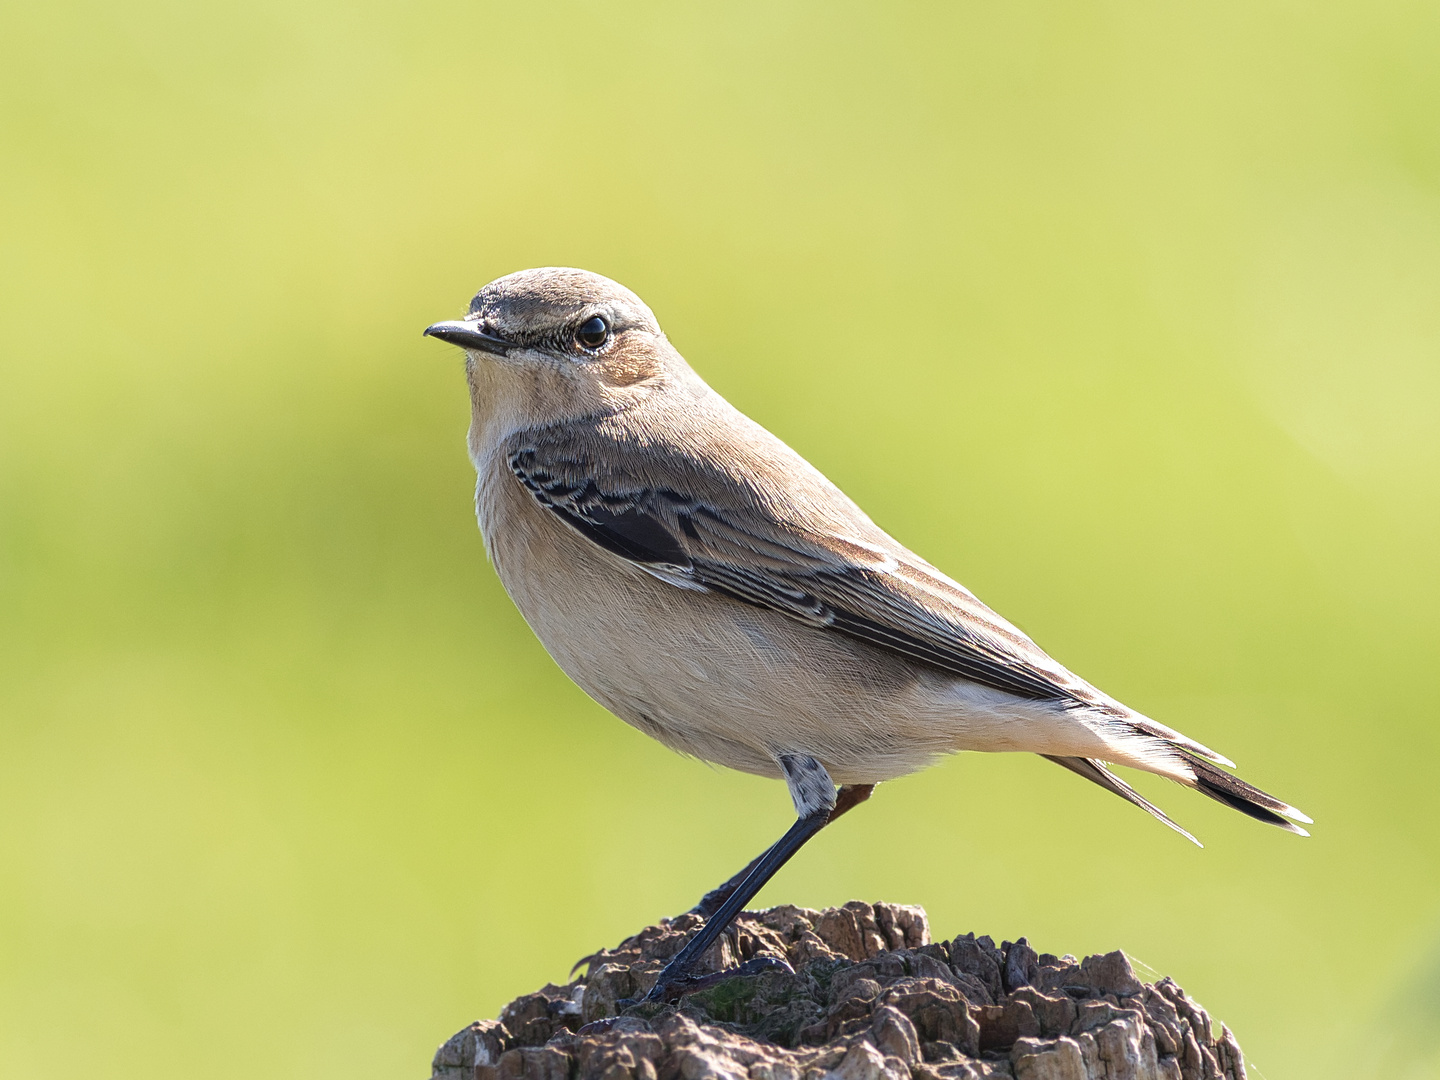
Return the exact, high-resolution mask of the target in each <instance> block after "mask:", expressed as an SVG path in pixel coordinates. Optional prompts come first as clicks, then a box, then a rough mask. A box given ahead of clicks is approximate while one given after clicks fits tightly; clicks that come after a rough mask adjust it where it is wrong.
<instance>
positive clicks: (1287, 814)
mask: <svg viewBox="0 0 1440 1080" xmlns="http://www.w3.org/2000/svg"><path fill="white" fill-rule="evenodd" d="M1178 753H1179V754H1180V756H1181V757H1183V758H1184V759H1185V763H1186V764H1187V765H1189V766H1190V768H1191V770H1192V771H1193V772H1194V773H1195V779H1194V781H1193V782H1192V783H1189V784H1186V787H1193V788H1194V789H1195V790H1196V791H1198V792H1200V793H1201V794H1202V795H1209V796H1210V798H1212V799H1214V800H1215V801H1216V802H1222V803H1224V804H1225V805H1226V806H1228V807H1230V808H1231V809H1232V810H1239V811H1240V813H1242V814H1244V815H1246V816H1247V817H1252V818H1254V819H1255V820H1256V821H1263V822H1265V824H1267V825H1274V826H1276V827H1277V828H1281V829H1284V830H1285V831H1286V832H1292V833H1295V834H1296V835H1298V836H1309V835H1310V834H1309V833H1308V832H1306V831H1305V830H1304V829H1302V828H1301V827H1300V826H1299V825H1296V824H1295V822H1297V821H1303V822H1304V823H1305V824H1306V825H1309V824H1311V823H1312V822H1311V819H1310V818H1309V817H1308V816H1306V815H1305V814H1304V813H1302V812H1301V811H1299V810H1296V809H1295V807H1293V806H1291V805H1289V804H1288V803H1283V802H1281V801H1280V800H1279V799H1277V798H1275V796H1274V795H1267V794H1266V793H1265V792H1263V791H1261V790H1260V789H1259V788H1257V787H1251V786H1250V785H1249V784H1247V783H1245V781H1244V780H1241V779H1240V778H1239V777H1238V776H1231V775H1230V774H1229V773H1227V772H1223V771H1221V770H1220V769H1217V768H1216V767H1215V766H1214V765H1211V764H1210V763H1209V762H1208V761H1205V760H1203V759H1201V758H1199V757H1196V756H1195V755H1194V754H1191V753H1188V752H1187V751H1185V750H1179V751H1178ZM1286 818H1290V819H1291V820H1289V821H1287V820H1286Z"/></svg>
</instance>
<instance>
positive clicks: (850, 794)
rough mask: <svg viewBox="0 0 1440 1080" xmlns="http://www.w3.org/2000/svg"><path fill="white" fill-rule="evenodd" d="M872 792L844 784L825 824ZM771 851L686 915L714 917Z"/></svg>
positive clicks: (862, 786) (868, 786)
mask: <svg viewBox="0 0 1440 1080" xmlns="http://www.w3.org/2000/svg"><path fill="white" fill-rule="evenodd" d="M874 790H875V785H874V784H846V785H844V786H843V787H841V788H840V790H839V791H837V792H836V793H835V809H834V810H831V811H830V817H829V818H828V819H827V820H826V822H825V824H826V825H829V824H830V823H831V822H833V821H834V820H835V819H836V818H838V817H839V816H840V815H841V814H843V813H845V811H847V810H853V809H854V808H855V807H857V806H859V805H860V804H861V803H862V802H864V801H865V800H866V799H868V798H870V793H871V792H872V791H874ZM773 850H774V848H773V847H770V848H767V849H766V850H765V851H763V852H761V853H760V854H759V855H757V856H755V858H753V859H751V860H750V862H749V863H747V864H746V866H745V869H744V870H741V871H740V872H739V873H738V874H736V875H735V876H734V877H732V878H731V879H730V880H729V881H727V882H725V884H723V885H717V886H716V887H715V888H713V889H711V890H710V891H709V892H708V893H706V894H705V895H704V896H702V897H701V898H700V902H699V903H698V904H696V905H695V906H694V907H693V908H691V909H690V911H689V912H688V914H690V915H703V916H704V917H705V918H707V919H708V918H710V917H711V916H712V915H714V914H715V913H716V912H717V911H719V910H720V908H721V906H722V905H723V904H724V903H725V901H726V900H728V899H730V897H731V895H732V894H733V893H734V892H735V890H736V889H738V888H740V886H741V884H743V883H744V881H745V879H746V878H747V877H749V876H750V872H751V871H752V870H754V869H755V867H757V866H759V865H760V860H761V859H763V858H765V856H766V855H769V854H770V852H771V851H773Z"/></svg>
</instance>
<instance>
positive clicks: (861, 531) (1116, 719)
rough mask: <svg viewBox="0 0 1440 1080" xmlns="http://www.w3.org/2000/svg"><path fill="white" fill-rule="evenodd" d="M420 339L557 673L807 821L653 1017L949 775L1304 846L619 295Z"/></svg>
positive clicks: (497, 554)
mask: <svg viewBox="0 0 1440 1080" xmlns="http://www.w3.org/2000/svg"><path fill="white" fill-rule="evenodd" d="M424 333H425V335H427V336H429V337H433V338H437V339H439V340H440V341H443V342H448V343H450V344H452V345H457V346H459V347H460V348H461V349H463V350H464V356H465V375H466V381H467V384H468V388H469V393H470V404H471V418H470V427H469V433H468V448H469V454H470V458H471V461H472V462H473V464H474V466H475V470H476V477H477V479H476V487H475V511H476V517H477V520H478V522H479V526H480V532H481V534H482V536H483V538H484V543H485V548H486V552H487V554H488V556H489V558H490V561H491V562H492V564H493V565H494V568H495V571H496V573H497V574H498V576H499V578H500V581H501V582H502V583H503V585H504V587H505V589H506V591H507V592H508V593H509V595H510V597H511V599H512V600H513V601H514V603H515V605H516V606H517V607H518V608H519V610H520V613H521V614H522V615H523V616H524V618H525V620H526V622H527V623H528V624H529V625H530V627H531V628H532V629H533V631H534V632H535V634H536V636H537V637H538V638H539V640H540V642H541V643H542V644H543V645H544V647H545V649H546V650H547V651H548V652H549V654H550V655H551V657H553V658H554V660H555V662H556V663H557V664H558V665H559V666H560V668H561V669H562V670H563V671H564V672H565V673H566V674H567V675H568V676H569V677H570V678H571V679H573V680H574V681H575V682H576V683H577V684H578V685H579V686H580V687H581V688H582V689H583V690H584V691H585V692H586V693H587V694H589V695H590V697H592V698H593V699H595V700H596V701H597V702H599V703H600V704H601V705H602V706H604V707H605V708H606V709H608V710H609V711H610V712H612V713H614V714H615V715H616V716H618V717H619V718H620V719H621V720H624V721H625V722H626V723H628V724H631V725H632V726H634V727H635V728H637V729H639V730H640V731H642V732H644V733H645V734H646V735H650V736H652V737H653V738H655V739H657V740H659V741H660V742H661V743H663V744H665V745H666V746H668V747H670V748H672V749H674V750H676V751H679V752H680V753H682V754H686V755H689V756H692V757H695V758H699V759H701V760H703V761H706V762H711V763H716V764H720V765H724V766H728V767H730V768H732V769H737V770H740V771H742V772H746V773H752V774H755V775H758V776H762V777H770V778H774V779H781V780H784V782H785V784H786V787H787V789H788V791H789V794H790V797H791V800H792V802H793V804H794V808H795V814H796V818H795V822H794V824H792V825H791V826H790V828H789V829H788V830H787V831H786V832H785V834H784V835H783V836H781V838H780V839H779V840H777V841H776V842H775V844H773V845H772V846H771V847H769V848H767V849H766V850H765V851H764V852H762V853H761V854H760V855H758V856H757V857H756V858H755V859H754V860H752V861H751V862H750V864H749V865H747V866H746V867H745V868H743V869H742V870H741V871H740V872H739V873H737V874H735V875H734V876H733V877H731V878H730V879H729V880H727V881H726V882H725V883H724V884H722V885H721V886H720V887H719V888H717V889H714V890H711V892H710V893H707V894H706V896H705V897H704V898H703V899H702V900H701V902H700V903H699V904H698V905H697V906H696V908H695V909H694V911H695V913H696V914H699V915H701V916H703V917H704V919H705V921H704V923H703V925H701V926H700V927H699V929H698V930H697V931H696V932H695V933H694V935H693V936H692V937H691V938H690V939H689V940H688V941H687V943H686V945H685V947H684V948H683V949H682V950H680V952H679V953H677V955H676V956H675V957H674V958H673V959H672V960H671V961H670V963H669V964H668V965H667V966H666V967H665V968H664V969H663V970H662V971H661V972H660V975H659V977H658V979H657V981H656V983H655V985H654V987H652V989H651V990H650V991H649V993H648V995H647V1000H652V1001H658V1000H665V999H667V998H672V997H675V996H677V995H678V994H680V993H683V992H686V991H687V990H688V989H693V988H694V987H695V986H697V985H699V984H701V983H703V982H704V980H705V979H707V978H714V977H715V975H714V974H712V975H710V976H701V975H697V974H695V973H694V968H695V967H696V962H697V961H698V959H699V958H700V956H701V955H702V954H703V953H704V952H705V950H706V949H707V948H708V947H709V946H710V945H711V944H712V943H713V942H714V940H715V939H716V938H717V937H718V936H719V935H720V934H721V933H722V932H723V931H724V930H725V929H726V927H727V926H728V925H729V923H730V922H731V921H732V920H733V918H734V917H735V915H737V914H738V913H739V912H740V911H741V910H743V908H744V906H745V905H746V904H747V903H749V901H750V900H751V899H752V898H753V897H754V896H755V895H756V893H758V892H759V890H760V889H761V887H762V886H764V884H765V883H766V882H767V881H768V880H769V879H770V878H771V877H772V876H773V875H774V874H775V873H776V871H777V870H779V868H780V867H781V866H783V865H784V864H785V862H786V861H787V860H788V859H789V858H790V857H791V856H793V855H794V854H795V853H796V852H797V851H798V850H800V848H801V847H802V846H803V845H804V844H805V843H806V841H808V840H809V839H810V838H811V837H813V836H814V835H815V834H816V833H818V832H819V831H820V830H821V829H823V828H824V827H825V826H826V825H828V824H830V823H831V822H833V821H834V820H836V819H837V818H838V817H839V816H841V815H842V814H844V813H846V812H848V811H849V810H851V809H853V808H854V807H855V806H857V805H859V804H860V803H862V802H864V801H865V800H866V799H868V798H869V797H870V794H871V793H872V791H873V790H874V787H875V785H876V784H879V783H881V782H883V781H889V780H893V779H895V778H897V777H900V776H904V775H906V774H909V773H913V772H915V771H917V770H919V769H922V768H924V767H926V766H927V765H930V764H932V763H934V762H935V761H936V760H937V759H939V758H941V757H942V756H944V755H947V754H952V753H955V752H958V751H966V750H969V751H993V752H1029V753H1034V754H1038V755H1040V756H1042V757H1044V758H1046V759H1048V760H1050V761H1053V762H1055V763H1056V764H1058V765H1060V766H1063V767H1064V768H1066V769H1068V770H1069V771H1070V772H1072V773H1076V774H1078V775H1080V776H1082V777H1084V778H1085V779H1086V780H1089V781H1091V782H1093V783H1095V784H1098V785H1099V786H1100V787H1102V788H1104V789H1105V790H1107V791H1109V792H1111V793H1113V794H1115V795H1117V796H1119V797H1120V798H1122V799H1125V800H1126V801H1127V802H1129V803H1132V804H1133V805H1135V806H1138V807H1139V808H1141V809H1142V810H1145V811H1146V812H1148V813H1149V814H1151V815H1152V816H1153V817H1155V818H1156V819H1158V820H1159V821H1161V822H1163V823H1164V824H1165V825H1167V826H1169V827H1170V828H1171V829H1174V830H1175V831H1176V832H1178V833H1180V834H1181V835H1183V836H1185V837H1186V838H1188V839H1189V840H1191V841H1192V842H1195V843H1196V844H1198V843H1199V841H1197V840H1195V838H1194V837H1193V836H1191V834H1190V833H1188V832H1186V831H1185V830H1184V829H1183V828H1181V827H1180V826H1179V825H1178V824H1176V823H1175V822H1174V821H1172V820H1171V819H1170V818H1169V817H1168V816H1167V815H1166V814H1165V813H1164V811H1162V810H1161V809H1160V808H1159V807H1157V806H1155V805H1154V804H1153V803H1151V802H1149V801H1148V800H1147V799H1145V798H1144V797H1143V796H1141V795H1140V794H1139V793H1138V792H1137V791H1136V790H1135V789H1134V788H1133V787H1131V786H1130V785H1129V784H1128V783H1127V782H1126V781H1125V780H1123V779H1122V778H1121V777H1119V776H1117V775H1116V774H1115V773H1113V772H1112V771H1111V770H1110V769H1109V767H1108V766H1110V765H1122V766H1128V767H1130V768H1134V769H1139V770H1142V771H1144V772H1148V773H1154V774H1157V775H1159V776H1163V777H1167V778H1168V779H1170V780H1173V781H1175V782H1177V783H1179V784H1181V785H1183V786H1185V787H1188V788H1191V789H1193V790H1195V791H1198V792H1200V793H1201V794H1204V795H1207V796H1209V797H1210V798H1212V799H1216V800H1218V801H1220V802H1222V803H1224V804H1225V805H1227V806H1229V807H1231V808H1233V809H1235V810H1238V811H1239V812H1240V813H1242V814H1246V815H1248V816H1250V817H1252V818H1255V819H1257V820H1259V821H1262V822H1265V823H1267V824H1270V825H1274V826H1278V827H1279V828H1282V829H1286V830H1288V831H1289V832H1292V833H1298V834H1300V835H1302V836H1304V835H1308V834H1307V833H1306V832H1305V830H1304V829H1303V828H1301V827H1300V824H1297V823H1306V824H1309V823H1310V822H1311V819H1310V818H1309V817H1307V816H1306V815H1305V814H1304V813H1302V812H1301V811H1299V810H1297V809H1296V808H1295V807H1293V806H1290V805H1288V804H1287V803H1284V802H1282V801H1281V800H1279V799H1277V798H1275V797H1273V796H1271V795H1269V794H1267V793H1265V792H1263V791H1261V790H1260V789H1259V788H1256V787H1253V786H1251V785H1250V784H1248V783H1246V782H1245V781H1243V780H1241V779H1239V778H1238V777H1237V776H1235V775H1234V774H1233V773H1231V772H1229V771H1226V770H1227V769H1232V768H1234V763H1233V762H1231V761H1230V760H1229V759H1228V758H1226V757H1224V756H1222V755H1221V754H1219V753H1217V752H1215V751H1213V750H1211V749H1209V748H1208V747H1207V746H1205V745H1203V744H1202V743H1200V742H1197V741H1196V740H1194V739H1192V738H1190V737H1188V736H1186V735H1183V734H1181V733H1180V732H1179V731H1176V730H1175V729H1173V728H1170V727H1167V726H1165V725H1164V724H1161V723H1159V722H1157V721H1155V720H1152V719H1150V718H1149V717H1148V716H1145V715H1143V714H1142V713H1140V712H1137V711H1136V710H1134V709H1131V708H1129V707H1127V706H1125V705H1123V704H1121V703H1120V702H1119V701H1117V700H1116V699H1114V698H1112V697H1110V696H1109V695H1107V694H1105V693H1103V692H1102V691H1100V690H1098V689H1097V688H1095V687H1094V686H1092V685H1091V684H1090V683H1088V682H1086V681H1085V680H1084V679H1082V678H1080V677H1079V676H1078V675H1075V674H1073V673H1072V672H1071V671H1069V670H1068V669H1067V668H1065V667H1064V666H1063V665H1061V664H1060V663H1058V662H1057V661H1055V660H1053V659H1051V657H1050V656H1049V655H1047V654H1046V653H1045V652H1044V651H1043V650H1042V649H1041V648H1040V647H1039V646H1038V645H1036V644H1035V643H1034V642H1033V641H1032V640H1031V639H1030V638H1029V637H1028V636H1026V635H1025V634H1024V633H1022V632H1021V631H1020V630H1019V629H1018V628H1016V627H1015V626H1014V625H1013V624H1011V623H1010V622H1007V621H1006V620H1005V619H1004V618H1002V617H1001V616H1000V615H998V614H996V613H995V612H994V611H992V610H991V609H990V608H988V607H986V606H985V604H983V603H981V601H980V600H979V599H977V598H976V596H975V595H974V594H973V593H972V592H970V591H969V590H968V589H966V588H965V587H964V586H963V585H961V584H959V583H958V582H957V581H955V580H953V579H952V578H950V577H948V576H947V575H946V574H944V573H943V572H942V571H940V570H939V569H937V568H936V567H934V566H932V565H931V564H930V563H928V562H926V561H925V560H924V559H923V558H921V557H920V556H919V555H916V554H915V553H914V552H912V551H910V550H909V549H908V548H906V547H905V546H904V545H903V544H901V543H900V542H899V541H898V540H895V539H894V538H892V537H891V536H890V535H889V534H888V533H886V532H885V531H884V530H883V529H881V528H880V527H879V526H878V525H876V524H875V523H874V522H873V521H872V520H871V519H870V518H869V517H868V516H867V515H866V514H865V512H864V511H863V510H861V509H860V507H859V506H857V505H856V504H855V503H854V502H853V501H851V499H850V498H849V497H848V496H846V495H845V494H844V493H843V492H842V491H841V490H840V489H839V488H838V487H836V486H835V485H834V484H833V483H831V482H830V481H829V480H828V479H826V478H825V476H823V475H822V474H821V473H820V471H819V470H818V469H816V468H815V467H814V466H813V465H811V464H810V463H809V462H808V461H806V460H805V459H804V458H803V457H801V456H800V454H798V453H797V452H796V451H794V450H792V449H791V448H790V447H789V446H788V445H786V444H785V443H784V442H782V441H781V440H780V439H779V438H778V437H777V436H775V435H773V434H771V433H770V432H769V431H768V430H766V429H765V428H764V427H762V426H761V425H760V424H758V423H756V422H755V421H754V420H751V419H750V418H749V417H747V416H745V415H744V414H743V413H741V412H740V411H739V410H738V409H736V408H735V407H734V406H733V405H731V404H730V403H729V402H728V401H726V400H725V399H724V398H723V397H721V396H720V394H718V393H717V392H716V391H715V390H713V389H711V388H710V386H709V385H707V384H706V383H705V381H704V380H703V379H702V378H701V377H700V376H699V375H698V374H697V373H696V372H695V371H694V369H693V368H691V367H690V365H689V364H688V363H687V362H686V361H685V359H684V358H683V357H682V356H681V355H680V353H679V352H678V351H677V350H676V349H675V347H674V346H673V345H671V343H670V341H669V339H668V338H667V337H666V336H665V333H664V331H663V330H661V328H660V324H659V322H658V321H657V320H656V318H655V315H654V313H653V312H652V311H651V310H650V308H649V307H647V306H646V305H645V303H644V302H643V301H642V300H641V299H640V298H639V297H638V296H636V295H635V294H634V293H633V292H631V291H630V290H629V289H627V288H625V287H624V286H623V285H620V284H619V283H617V282H615V281H612V280H610V279H609V278H606V277H602V276H601V275H599V274H595V273H591V272H589V271H585V270H579V269H574V268H570V267H541V268H537V269H531V270H521V271H519V272H517V273H513V274H509V275H506V276H504V277H501V278H497V279H496V280H494V281H492V282H490V283H489V284H488V285H486V286H484V287H483V288H482V289H481V290H480V291H479V292H478V293H477V294H476V295H475V297H474V299H473V300H472V301H471V303H470V305H469V309H468V312H467V314H466V315H465V316H464V317H463V318H461V319H456V320H448V321H442V322H437V323H434V324H432V325H430V326H429V327H427V328H426V329H425V331H424ZM772 964H780V965H781V966H783V962H780V961H773V960H765V959H763V958H760V959H758V960H752V961H749V962H748V964H747V965H741V966H740V967H739V968H736V969H732V970H733V971H740V972H744V971H747V970H758V968H759V967H761V966H766V965H772ZM721 974H724V973H721Z"/></svg>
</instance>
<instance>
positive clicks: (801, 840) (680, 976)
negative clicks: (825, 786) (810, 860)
mask: <svg viewBox="0 0 1440 1080" xmlns="http://www.w3.org/2000/svg"><path fill="white" fill-rule="evenodd" d="M829 820H830V811H829V810H828V809H826V810H821V811H819V812H817V813H814V814H811V815H810V816H809V817H803V818H800V819H799V820H797V821H796V822H795V824H794V825H791V826H790V831H789V832H787V833H786V834H785V835H784V836H782V837H781V838H780V839H779V841H778V842H777V843H776V844H775V845H774V846H773V847H771V848H770V849H769V850H768V851H766V852H765V854H764V855H761V856H760V858H759V859H758V860H757V861H756V862H755V863H754V868H753V869H752V870H751V871H750V872H749V873H748V874H746V875H745V880H744V881H742V882H741V883H740V885H739V886H738V887H737V888H736V889H735V890H734V892H732V893H731V894H730V896H729V897H728V898H727V899H726V900H725V902H724V903H723V904H721V905H720V909H719V910H718V911H716V912H715V914H714V915H712V916H711V917H710V918H709V919H707V920H706V921H705V925H704V926H702V927H701V928H700V929H699V930H698V931H697V932H696V934H695V936H694V937H692V938H691V939H690V940H689V941H688V942H686V943H685V948H683V949H681V950H680V951H679V952H678V953H677V954H676V955H675V958H674V959H673V960H671V961H670V963H668V964H666V965H665V970H663V971H662V972H660V978H659V979H657V980H656V982H655V985H654V986H653V987H651V989H650V992H649V993H648V994H646V995H645V999H644V1000H646V1001H664V1000H665V999H666V998H667V997H672V996H674V995H675V994H676V993H680V992H683V991H684V990H685V989H688V988H689V985H687V984H691V983H692V982H693V980H691V979H690V978H689V974H688V973H689V970H690V968H691V966H692V965H693V964H694V963H695V961H697V960H699V959H700V957H701V956H702V955H703V954H704V952H705V950H706V949H708V948H709V947H710V946H711V944H713V943H714V941H715V939H716V938H718V937H719V936H720V935H721V934H722V933H723V932H724V930H725V928H726V927H727V926H729V925H730V920H731V919H733V918H735V916H736V915H738V914H739V913H740V911H741V910H743V909H744V907H745V905H746V904H748V903H749V902H750V901H751V900H753V899H754V898H755V894H756V893H758V892H759V891H760V890H761V889H762V888H764V887H765V883H766V882H767V881H769V880H770V879H771V878H772V877H774V876H775V872H776V871H777V870H779V869H780V868H781V867H782V866H784V865H785V864H786V863H787V862H789V861H790V856H792V855H794V854H795V853H796V852H797V851H799V850H800V849H801V848H802V847H804V846H805V842H806V841H807V840H809V839H810V838H811V837H812V836H814V835H815V834H816V833H818V832H819V831H820V830H821V829H823V828H824V827H825V825H826V823H827V822H828V821H829ZM727 884H728V883H727Z"/></svg>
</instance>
